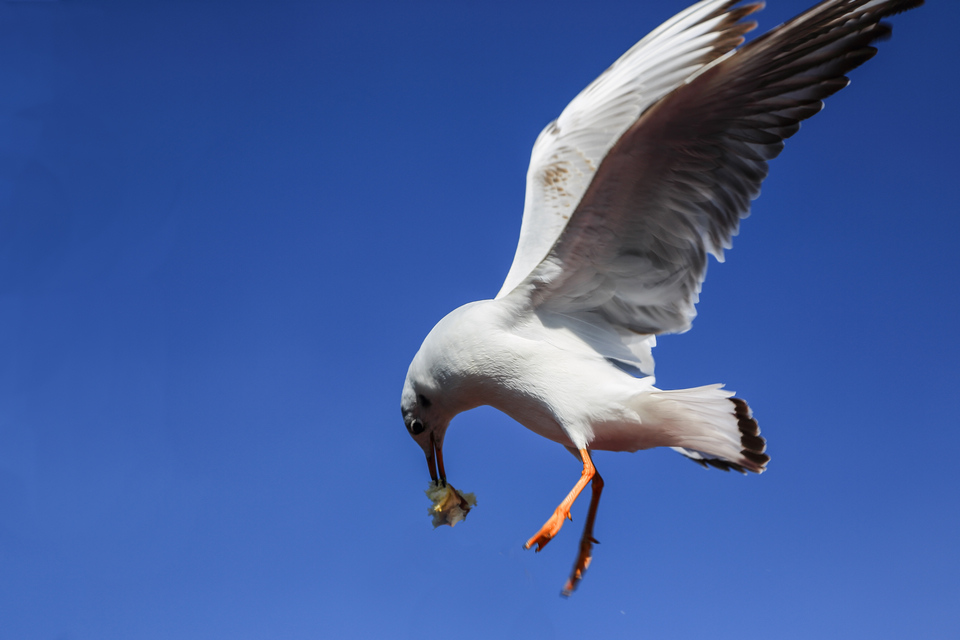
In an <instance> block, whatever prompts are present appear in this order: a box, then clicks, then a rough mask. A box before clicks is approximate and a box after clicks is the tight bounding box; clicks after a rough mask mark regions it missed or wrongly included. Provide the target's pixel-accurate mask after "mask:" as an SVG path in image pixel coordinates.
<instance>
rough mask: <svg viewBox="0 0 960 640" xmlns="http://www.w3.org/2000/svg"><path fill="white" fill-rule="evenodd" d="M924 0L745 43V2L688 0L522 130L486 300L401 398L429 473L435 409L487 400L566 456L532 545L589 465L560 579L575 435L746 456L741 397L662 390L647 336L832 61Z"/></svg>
mask: <svg viewBox="0 0 960 640" xmlns="http://www.w3.org/2000/svg"><path fill="white" fill-rule="evenodd" d="M922 4H923V0H825V1H824V2H821V3H820V4H818V5H816V6H815V7H813V8H811V9H809V10H807V11H806V12H804V13H802V14H801V15H799V16H797V17H796V18H794V19H793V20H790V21H789V22H786V23H784V24H782V25H780V26H778V27H776V28H774V29H773V30H771V31H769V32H768V33H766V34H764V35H763V36H760V37H758V38H755V39H754V40H752V41H751V42H749V43H747V44H745V45H744V44H743V42H744V35H745V34H746V33H748V32H749V31H752V30H753V29H754V28H756V23H755V22H753V21H750V20H748V19H747V17H748V16H750V15H751V14H753V13H755V12H757V11H759V10H760V9H762V8H763V3H762V2H755V3H749V4H741V3H740V2H739V0H703V1H702V2H699V3H697V4H694V5H693V6H691V7H689V8H688V9H686V10H685V11H683V12H681V13H679V14H677V15H676V16H674V17H673V18H671V19H670V20H668V21H667V22H665V23H664V24H663V25H661V26H660V27H658V28H657V29H655V30H654V31H653V32H652V33H650V34H649V35H648V36H646V37H645V38H643V39H642V40H640V41H639V42H638V43H637V44H635V45H634V46H633V47H631V48H630V49H629V50H628V51H627V52H626V53H625V54H623V56H621V57H620V58H619V59H618V60H617V61H616V62H614V63H613V65H612V66H611V67H610V68H609V69H607V70H606V71H605V72H604V73H603V74H602V75H600V77H598V78H597V79H596V80H594V81H593V82H592V83H591V84H590V85H589V86H587V88H586V89H584V90H583V91H582V92H581V93H580V94H579V95H577V96H576V97H575V98H574V99H573V101H572V102H570V104H569V105H567V107H566V108H565V109H564V110H563V112H562V113H561V114H560V117H558V118H557V119H556V120H554V121H553V122H551V123H550V124H548V125H547V126H546V128H545V129H544V130H543V131H542V132H541V133H540V135H539V137H538V138H537V140H536V142H535V143H534V145H533V152H532V154H531V158H530V166H529V169H528V172H527V182H526V197H525V202H524V209H523V219H522V223H521V227H520V239H519V243H518V245H517V250H516V254H515V256H514V259H513V263H512V265H511V267H510V270H509V272H508V273H507V277H506V280H505V281H504V283H503V286H502V287H501V289H500V291H499V293H498V294H497V295H496V297H495V298H494V299H492V300H481V301H477V302H471V303H469V304H466V305H464V306H462V307H460V308H458V309H456V310H454V311H453V312H451V313H450V314H448V315H447V316H446V317H444V318H443V319H442V320H441V321H440V322H439V323H437V325H436V326H435V327H434V328H433V329H432V330H431V331H430V333H429V334H428V335H427V337H426V339H425V340H424V341H423V344H422V345H421V347H420V349H419V351H418V352H417V354H416V356H415V357H414V358H413V361H412V362H411V364H410V368H409V370H408V371H407V377H406V380H405V381H404V385H403V393H402V396H401V411H402V413H403V420H404V424H405V425H406V428H407V430H408V431H409V433H410V435H411V436H412V437H413V439H414V440H415V441H416V443H417V444H418V445H420V447H421V448H422V449H423V451H424V453H425V454H426V457H427V466H428V467H429V471H430V476H431V479H432V481H433V483H437V484H440V485H446V482H447V478H446V471H445V470H444V466H443V454H442V452H443V440H444V435H445V434H446V431H447V427H448V426H449V424H450V421H451V419H452V418H453V417H454V416H456V415H457V414H459V413H461V412H463V411H467V410H469V409H472V408H475V407H478V406H484V405H488V406H492V407H494V408H496V409H498V410H500V411H502V412H503V413H505V414H507V415H508V416H510V417H511V418H513V419H514V420H516V421H517V422H519V423H520V424H522V425H523V426H525V427H527V428H528V429H530V430H531V431H533V432H534V433H537V434H539V435H541V436H543V437H544V438H547V439H549V440H552V441H554V442H557V443H559V444H561V445H563V446H564V447H566V448H567V449H568V450H569V451H570V452H571V453H573V454H574V455H575V456H576V457H577V459H578V460H579V461H580V463H581V464H582V471H581V473H580V479H579V480H578V481H577V483H576V484H575V485H574V487H573V489H572V490H571V491H570V493H569V494H568V495H567V496H566V498H564V499H563V501H562V502H561V503H560V505H559V506H558V507H557V508H556V509H555V510H554V512H553V514H552V515H551V516H550V517H549V518H548V519H547V521H546V523H545V524H544V525H543V527H541V529H540V530H539V531H538V532H537V533H536V534H535V535H534V536H533V537H532V538H530V539H529V540H528V541H527V542H526V544H525V545H524V546H525V548H527V549H529V548H531V547H536V550H537V551H540V550H541V549H543V547H544V546H545V545H546V544H547V543H548V542H550V540H551V539H553V537H554V536H556V535H557V533H558V532H559V531H560V528H561V527H562V526H563V523H564V521H565V520H567V519H572V518H571V517H570V507H571V506H572V505H573V503H574V501H575V500H576V499H577V497H578V496H579V495H580V493H581V492H582V491H583V489H584V488H585V487H586V486H587V484H590V485H591V494H592V495H591V499H590V506H589V509H588V512H587V518H586V523H585V525H584V530H583V534H582V536H581V539H580V546H579V550H578V554H577V558H576V560H575V562H574V566H573V570H572V572H571V574H570V578H569V579H568V580H567V582H566V584H565V586H564V588H563V592H562V593H563V595H570V593H571V592H572V591H573V590H574V589H575V588H576V586H577V585H578V583H579V582H580V580H581V579H582V577H583V575H584V572H585V571H586V570H587V567H588V566H589V564H590V561H591V559H592V557H593V544H594V543H595V542H596V540H595V539H594V537H593V528H594V522H595V519H596V515H597V507H598V504H599V500H600V494H601V492H602V490H603V479H602V478H601V477H600V474H599V473H597V470H596V467H594V464H593V460H592V458H591V452H592V451H597V450H600V451H630V452H634V451H638V450H641V449H649V448H652V447H670V448H672V449H674V450H676V451H678V452H679V453H681V454H683V455H684V456H686V457H687V458H690V459H692V460H694V461H695V462H697V463H699V464H700V465H702V466H704V467H708V466H709V467H715V468H719V469H723V470H730V469H734V470H736V471H739V472H741V473H746V472H747V471H750V472H753V473H758V474H759V473H762V472H763V471H764V470H765V469H766V466H767V463H768V461H769V460H770V457H769V456H768V455H767V454H766V441H765V440H764V438H763V437H761V436H760V430H759V428H758V426H757V422H756V420H754V418H753V415H752V412H751V410H750V407H749V406H748V405H747V403H746V402H745V401H744V400H742V399H740V398H737V397H734V394H733V393H732V392H730V391H727V390H725V389H724V388H723V385H722V384H714V385H709V386H703V387H696V388H692V389H679V390H669V391H668V390H661V389H658V388H657V387H655V386H654V383H655V379H654V361H653V356H652V353H651V350H652V348H653V347H654V345H655V344H656V336H657V335H660V334H669V333H680V332H684V331H686V330H688V329H689V328H690V325H691V322H692V320H693V318H694V316H695V315H696V309H695V306H696V304H697V301H698V297H699V292H700V287H701V284H702V282H703V280H704V277H705V274H706V268H707V255H708V254H710V255H713V256H714V257H715V258H716V259H717V260H718V261H721V262H722V261H723V252H724V250H725V249H729V248H730V247H731V239H732V237H733V236H734V235H736V234H737V232H738V229H739V224H740V220H741V219H742V218H745V217H746V216H747V215H748V214H749V212H750V202H751V200H753V199H755V198H757V197H758V196H759V193H760V183H761V182H762V181H763V179H764V178H765V177H766V175H767V170H768V169H767V163H768V162H769V161H770V160H772V159H773V158H775V157H777V155H779V154H780V151H781V150H782V149H783V146H784V140H785V139H786V138H789V137H790V136H792V135H793V134H795V133H796V132H797V131H798V130H799V128H800V122H801V121H802V120H805V119H807V118H809V117H811V116H812V115H814V114H815V113H817V112H819V111H820V110H821V109H822V108H823V100H824V98H826V97H828V96H830V95H832V94H834V93H836V92H837V91H839V90H840V89H842V88H844V87H845V86H847V84H848V83H849V80H848V79H847V78H846V76H845V74H846V73H848V72H849V71H850V70H852V69H854V68H856V67H858V66H859V65H861V64H862V63H864V62H865V61H867V60H868V59H870V58H871V57H873V55H874V54H875V53H876V49H875V48H874V47H873V46H872V43H873V42H874V41H876V40H880V39H883V38H884V37H886V36H888V35H889V34H890V27H889V26H888V25H887V24H885V23H884V22H881V20H882V19H883V18H885V17H888V16H891V15H894V14H897V13H900V12H903V11H906V10H908V9H912V8H915V7H918V6H920V5H922Z"/></svg>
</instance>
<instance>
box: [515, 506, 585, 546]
mask: <svg viewBox="0 0 960 640" xmlns="http://www.w3.org/2000/svg"><path fill="white" fill-rule="evenodd" d="M564 520H573V518H572V517H571V516H570V510H569V509H562V508H560V507H557V509H556V511H554V512H553V515H552V516H550V518H548V519H547V521H546V522H545V523H544V525H543V526H542V527H540V531H537V533H536V535H535V536H533V537H532V538H530V539H529V540H527V543H526V544H525V545H523V548H524V549H529V548H530V547H532V546H533V545H537V548H536V551H537V552H538V553H539V552H540V550H541V549H543V548H544V547H545V546H547V543H548V542H550V541H551V540H553V537H554V536H555V535H557V533H559V532H560V527H562V526H563V521H564Z"/></svg>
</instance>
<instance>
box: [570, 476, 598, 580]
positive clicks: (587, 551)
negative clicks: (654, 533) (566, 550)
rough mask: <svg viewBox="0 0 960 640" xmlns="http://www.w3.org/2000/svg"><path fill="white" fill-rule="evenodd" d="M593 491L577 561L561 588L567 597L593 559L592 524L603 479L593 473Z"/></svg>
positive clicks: (593, 540)
mask: <svg viewBox="0 0 960 640" xmlns="http://www.w3.org/2000/svg"><path fill="white" fill-rule="evenodd" d="M590 487H591V489H593V492H592V495H591V496H590V510H589V511H587V522H586V524H584V525H583V535H582V536H580V553H578V554H577V561H576V562H574V563H573V571H571V572H570V579H569V580H567V584H565V585H564V586H563V591H561V592H560V594H561V595H564V596H569V595H570V594H571V593H573V590H574V589H576V588H577V584H578V583H579V582H580V580H581V579H582V578H583V574H584V573H586V572H587V567H589V566H590V560H592V559H593V543H594V542H597V539H596V538H594V537H593V522H594V520H596V519H597V507H598V506H600V492H601V491H603V478H601V477H600V474H599V473H596V471H594V475H593V482H592V483H591V485H590Z"/></svg>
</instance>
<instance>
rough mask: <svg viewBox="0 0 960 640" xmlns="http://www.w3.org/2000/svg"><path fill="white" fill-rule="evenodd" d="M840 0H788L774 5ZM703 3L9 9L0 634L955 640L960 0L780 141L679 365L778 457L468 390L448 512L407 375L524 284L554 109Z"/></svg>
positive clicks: (678, 346)
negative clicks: (568, 581) (591, 485)
mask: <svg viewBox="0 0 960 640" xmlns="http://www.w3.org/2000/svg"><path fill="white" fill-rule="evenodd" d="M811 2H812V0H771V2H770V5H771V6H770V7H769V8H768V9H767V10H765V11H764V12H763V13H762V14H760V20H761V30H766V29H768V28H770V27H771V26H773V25H775V24H777V23H779V22H781V21H783V20H785V19H787V18H789V17H790V16H791V15H793V14H795V13H798V12H800V11H801V10H803V9H804V8H806V7H807V6H808V5H809V4H811ZM685 4H686V0H656V1H653V0H633V1H631V2H621V1H616V2H604V3H601V4H597V3H594V4H586V3H582V2H567V1H563V0H560V1H553V2H538V3H523V4H521V5H519V6H518V5H517V4H515V3H508V2H502V3H499V2H484V3H450V2H419V3H388V2H383V3H332V2H330V3H322V4H321V3H312V4H311V3H283V4H280V3H268V2H236V1H234V2H223V1H221V2H204V3H187V2H165V3H161V2H142V1H138V2H128V3H124V2H67V1H64V2H15V3H14V2H7V3H3V4H0V638H2V639H3V640H7V639H11V640H13V639H18V640H19V639H23V640H33V639H38V640H39V639H57V640H76V639H96V640H103V639H112V638H118V639H120V638H122V639H130V638H135V639H141V638H144V639H147V638H177V639H184V640H186V639H193V638H197V639H201V638H202V639H207V638H230V639H231V640H236V639H244V638H294V639H296V638H322V637H379V638H386V637H400V638H404V637H410V638H422V637H430V636H439V637H450V636H452V637H463V638H492V637H507V638H550V639H551V640H556V639H560V638H583V637H604V638H637V637H649V638H687V637H692V636H694V635H703V634H709V635H710V636H711V637H719V638H734V637H743V636H749V635H756V634H757V633H760V632H763V633H764V634H766V635H768V636H770V637H776V638H804V639H807V638H814V637H816V638H825V637H830V638H848V637H869V638H906V637H929V638H933V637H939V638H945V637H956V636H958V635H960V613H958V612H960V578H958V575H960V548H958V544H957V542H958V540H960V509H958V505H960V495H958V494H960V472H958V469H957V462H956V457H957V452H958V450H960V429H958V427H960V420H958V417H957V407H958V398H960V391H958V387H960V375H958V365H957V363H958V360H960V341H958V338H957V327H958V315H960V300H958V298H960V296H958V292H960V289H958V284H957V283H958V276H960V266H958V265H960V261H958V259H957V257H956V247H957V239H958V236H960V216H958V213H960V211H958V209H960V208H958V205H957V196H956V192H957V189H956V185H957V183H958V169H960V162H958V159H957V148H958V124H957V123H958V118H957V112H958V106H957V104H958V97H960V92H958V87H957V78H958V75H957V71H956V69H957V65H958V62H960V60H958V58H960V56H958V53H960V39H958V38H957V36H956V25H957V24H958V20H960V3H956V2H952V1H950V0H940V1H936V0H935V1H932V2H930V3H929V6H926V7H924V8H922V9H919V10H917V11H914V12H911V13H909V14H906V15H903V16H899V17H898V18H896V19H895V20H894V22H895V25H896V26H895V33H894V37H893V39H892V40H891V41H889V42H885V43H882V44H881V52H880V55H879V56H878V57H877V58H876V59H874V60H872V61H870V62H869V63H868V64H867V65H866V66H865V67H864V68H862V69H859V70H857V71H855V72H854V73H853V74H852V77H853V84H852V86H851V87H850V88H848V89H846V90H845V91H843V92H841V93H840V94H838V95H837V96H834V97H833V98H832V99H831V100H830V101H829V103H828V106H827V109H826V110H825V112H824V113H822V114H820V115H818V116H817V117H815V118H814V119H813V120H811V121H809V122H808V123H805V124H804V127H803V130H802V131H801V132H800V133H799V134H798V135H797V136H796V137H795V138H794V139H792V140H790V141H789V143H788V145H787V149H786V151H785V152H784V154H783V156H782V157H781V158H779V159H778V160H776V161H775V162H774V163H773V166H772V171H771V176H770V178H769V179H768V180H767V182H766V183H765V184H764V194H763V197H761V198H760V199H759V200H758V201H757V202H756V203H755V207H754V215H753V216H752V218H751V219H750V220H748V221H747V222H746V223H745V224H744V225H743V230H742V233H741V235H740V237H739V238H738V239H737V241H736V243H735V244H736V246H735V249H734V250H733V251H731V252H728V254H727V263H726V264H724V265H722V266H721V265H717V264H716V263H714V264H713V265H712V266H711V269H710V277H709V278H708V280H707V282H706V285H705V288H704V291H703V295H702V298H701V303H700V305H699V310H700V313H701V316H700V317H699V318H698V319H697V321H696V322H695V325H694V330H693V331H691V332H690V333H688V334H685V335H683V336H669V337H665V338H663V339H662V340H661V343H660V346H659V347H658V348H657V350H656V351H655V355H656V356H657V359H658V370H657V373H658V383H659V385H660V386H661V387H664V388H677V387H689V386H696V385H701V384H707V383H712V382H726V383H727V384H728V385H729V386H730V388H732V389H735V390H736V391H737V392H738V393H739V394H741V395H742V396H744V397H745V398H747V399H748V400H749V401H750V403H751V405H752V406H753V408H754V411H755V412H756V415H757V417H758V418H759V420H760V423H761V426H762V428H763V430H764V435H766V436H767V437H768V440H769V444H770V453H771V455H772V456H773V460H772V462H771V464H770V468H769V472H768V473H766V474H764V475H763V476H762V477H755V476H754V477H749V478H743V477H739V476H736V475H730V474H723V473H721V472H719V471H716V470H710V471H704V470H702V469H700V468H698V467H696V466H695V465H693V464H691V463H690V462H688V461H686V460H683V459H682V458H681V457H680V456H678V455H676V454H674V453H672V452H669V451H652V452H642V453H638V454H635V455H628V454H611V453H607V454H604V453H600V454H597V456H596V458H595V461H596V463H597V466H598V468H599V469H600V471H601V472H602V473H603V475H604V478H605V479H606V484H607V488H606V491H605V493H604V498H603V504H602V506H601V510H600V516H599V520H598V524H597V531H596V534H597V537H598V538H599V539H600V540H601V541H602V544H601V545H599V547H598V548H597V552H596V557H595V562H594V565H593V567H591V570H590V573H589V574H588V576H587V578H586V580H585V581H584V583H583V585H582V587H581V589H580V590H579V591H578V592H577V593H576V594H575V596H574V597H573V598H572V599H570V600H566V601H565V600H561V599H560V598H559V597H558V595H557V594H558V592H559V589H560V587H561V586H562V584H563V581H564V580H565V578H566V575H567V572H568V571H569V568H570V565H571V563H572V560H573V556H574V553H575V548H576V543H577V539H578V536H579V527H580V523H581V521H582V518H583V514H584V512H585V509H586V501H584V503H583V504H578V505H577V507H576V508H575V510H574V517H575V519H576V521H575V522H574V523H572V524H570V525H568V526H567V527H566V528H565V529H564V531H563V532H562V533H561V535H560V536H559V537H558V538H557V539H556V540H555V541H554V542H552V543H551V544H550V545H549V546H548V547H547V548H546V549H545V550H544V552H543V553H541V554H539V555H535V554H533V553H532V552H528V551H523V550H522V549H521V544H522V543H523V542H524V541H525V540H526V539H527V538H528V537H529V536H530V535H532V534H533V533H534V532H535V531H536V529H537V528H538V527H539V526H540V525H541V524H542V522H543V521H544V520H545V518H546V517H547V516H548V515H549V513H550V512H551V510H552V509H553V508H554V506H555V505H556V503H557V502H558V501H559V500H560V499H561V498H562V497H563V495H565V493H566V492H567V491H568V489H569V488H570V486H572V485H573V483H574V481H575V480H576V478H577V477H578V473H579V466H578V464H577V463H576V461H575V460H574V459H573V458H571V457H570V455H569V454H567V453H566V452H565V451H564V450H563V449H562V448H561V447H558V446H556V445H554V444H551V443H549V442H547V441H544V440H541V439H539V438H538V437H537V436H535V435H533V434H532V433H530V432H528V431H526V430H525V429H523V428H522V427H520V426H519V425H517V424H516V423H513V422H512V421H511V420H509V419H508V418H506V417H505V416H503V415H501V414H499V413H497V412H495V411H493V410H490V409H480V410H476V411H474V412H471V413H468V414H465V415H463V416H460V417H458V418H457V419H456V420H455V421H454V423H453V426H452V428H451V430H450V432H449V435H448V438H447V444H446V447H445V452H446V462H447V469H448V472H449V475H450V478H451V480H452V481H453V482H454V483H455V484H456V485H457V486H458V487H460V488H462V489H464V490H468V491H475V492H476V493H477V496H478V499H479V506H478V507H477V509H476V511H474V512H473V513H472V514H471V516H470V518H469V520H468V521H467V522H465V523H463V524H461V525H459V526H458V527H457V528H456V529H454V530H451V529H449V528H442V529H440V530H437V531H433V530H431V527H430V521H429V518H428V517H427V514H426V510H427V506H428V502H427V500H426V498H425V497H424V496H423V493H422V490H423V489H424V488H426V485H427V480H428V475H427V470H426V465H425V464H424V461H423V455H422V453H421V452H420V450H419V449H418V448H417V447H416V446H415V445H414V444H413V442H411V441H410V439H409V437H408V436H407V434H406V431H405V429H404V427H403V425H402V423H401V421H400V415H399V411H398V404H399V394H400V387H401V384H402V381H403V376H404V373H405V371H406V367H407V364H408V362H409V359H410V358H411V357H412V355H413V354H414V352H415V351H416V349H417V347H418V345H419V343H420V341H421V340H422V338H423V336H424V335H426V333H427V331H428V330H429V329H430V327H431V326H432V325H433V324H434V323H435V322H436V321H437V320H438V319H439V318H440V317H442V316H443V315H444V314H445V313H446V312H448V311H449V310H451V309H453V308H455V307H456V306H459V305H460V304H463V303H465V302H468V301H470V300H474V299H478V298H484V297H490V296H492V295H494V294H495V293H496V291H497V290H498V288H499V286H500V282H501V281H502V279H503V277H504V276H505V275H506V271H507V268H508V266H509V264H510V260H511V258H512V255H513V250H514V246H515V242H516V236H517V232H518V229H519V224H520V213H521V209H522V203H523V189H524V174H525V171H526V163H527V159H528V157H529V152H530V148H531V146H532V144H533V141H534V139H535V137H536V136H537V134H538V133H539V131H540V130H541V128H542V127H543V126H544V125H545V124H546V123H547V122H548V121H550V120H551V119H553V118H554V117H556V116H557V115H558V114H559V112H560V110H561V109H562V108H563V107H564V105H565V104H566V103H567V102H568V101H569V100H570V99H571V98H572V97H573V96H574V95H575V94H576V93H577V92H578V91H579V90H580V89H581V88H583V87H584V86H586V84H587V83H588V82H589V81H591V80H592V79H593V78H594V77H596V75H598V74H599V73H600V72H601V71H603V69H605V68H606V67H607V66H608V65H609V64H610V63H611V62H612V61H613V60H614V59H616V58H617V57H618V56H619V55H620V54H621V53H622V52H623V51H625V50H626V49H627V48H628V47H629V46H630V45H631V44H632V43H633V42H635V41H636V40H637V39H639V38H640V37H641V36H643V35H644V34H645V33H646V32H647V31H649V30H650V29H652V28H654V27H655V26H657V25H658V24H659V23H660V22H661V21H663V20H664V19H666V18H668V17H669V16H670V15H672V14H673V13H675V12H676V11H679V10H680V9H682V8H683V7H684V6H685Z"/></svg>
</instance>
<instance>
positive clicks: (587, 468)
mask: <svg viewBox="0 0 960 640" xmlns="http://www.w3.org/2000/svg"><path fill="white" fill-rule="evenodd" d="M580 459H581V460H582V461H583V471H582V472H581V473H580V480H579V481H578V482H577V484H576V485H574V487H573V489H572V490H571V491H570V493H568V494H567V497H566V498H564V499H563V502H561V503H560V506H559V507H557V508H556V510H555V511H554V512H553V515H552V516H550V518H549V519H548V520H547V522H546V523H545V524H544V525H543V526H542V527H540V531H538V532H537V534H536V535H535V536H533V537H532V538H530V539H529V540H527V543H526V544H525V545H523V547H524V548H525V549H529V548H530V547H532V546H533V545H537V551H540V550H541V549H543V548H544V547H545V546H546V545H547V543H548V542H550V541H551V540H552V539H553V536H555V535H557V533H558V532H559V531H560V527H562V526H563V521H564V520H567V519H569V520H573V518H572V517H571V516H570V507H571V506H573V503H574V501H575V500H576V499H577V496H579V495H580V492H581V491H583V488H584V487H585V486H587V483H588V482H590V480H592V479H593V477H594V476H595V475H596V473H597V470H596V469H595V468H594V466H593V460H591V459H590V452H589V451H587V450H586V449H580ZM600 486H601V487H602V486H603V483H602V481H601V485H600ZM594 495H595V496H596V495H599V491H598V490H597V489H594ZM590 504H591V507H592V506H593V501H591V503H590ZM595 513H596V508H595V507H594V508H592V509H591V512H590V514H591V515H590V516H589V517H588V524H590V525H591V527H592V523H593V518H592V516H593V515H595Z"/></svg>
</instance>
